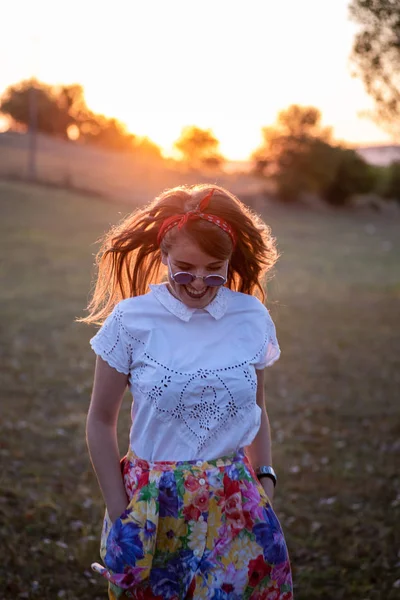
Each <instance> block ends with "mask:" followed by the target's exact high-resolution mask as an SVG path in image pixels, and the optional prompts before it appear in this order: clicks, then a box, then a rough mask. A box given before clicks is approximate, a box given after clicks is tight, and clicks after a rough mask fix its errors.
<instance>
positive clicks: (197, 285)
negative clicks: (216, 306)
mask: <svg viewBox="0 0 400 600" xmlns="http://www.w3.org/2000/svg"><path fill="white" fill-rule="evenodd" d="M190 285H191V286H192V287H193V288H194V289H195V290H197V291H198V292H200V291H201V290H204V288H205V284H204V281H203V279H202V277H201V276H199V275H197V276H196V279H194V280H193V281H192V283H191V284H190Z"/></svg>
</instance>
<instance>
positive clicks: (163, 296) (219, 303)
mask: <svg viewBox="0 0 400 600" xmlns="http://www.w3.org/2000/svg"><path fill="white" fill-rule="evenodd" d="M149 287H150V289H151V291H152V292H153V294H154V296H155V297H156V299H157V300H158V301H159V302H160V304H162V305H163V306H164V308H166V309H167V310H169V312H171V313H172V314H173V315H175V316H176V317H178V318H179V319H181V320H182V321H189V320H190V319H191V317H192V315H193V314H194V313H195V312H196V310H199V309H198V308H190V307H189V306H186V304H184V303H183V302H181V301H180V300H178V298H175V296H173V295H172V294H171V292H170V291H169V290H168V288H167V285H166V284H165V283H157V284H151V285H150V286H149ZM228 294H229V290H228V288H226V287H223V286H221V287H220V288H219V290H218V292H217V294H216V296H215V298H214V299H213V300H212V301H211V302H210V303H209V304H207V306H205V307H204V309H202V310H206V311H207V312H208V313H209V314H210V315H211V316H212V317H214V319H220V318H221V317H223V316H224V314H225V313H226V309H227V306H228Z"/></svg>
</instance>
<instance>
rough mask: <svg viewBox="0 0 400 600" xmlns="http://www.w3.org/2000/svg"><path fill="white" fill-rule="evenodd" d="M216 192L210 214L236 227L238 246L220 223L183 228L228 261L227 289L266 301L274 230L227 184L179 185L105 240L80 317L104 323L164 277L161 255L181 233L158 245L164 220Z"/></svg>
mask: <svg viewBox="0 0 400 600" xmlns="http://www.w3.org/2000/svg"><path fill="white" fill-rule="evenodd" d="M211 190H213V191H214V193H213V195H212V197H211V200H210V202H209V205H208V208H207V211H206V212H208V213H210V214H213V215H216V216H218V217H220V218H222V219H224V220H225V221H227V222H228V223H229V224H230V225H231V226H232V228H233V229H234V231H235V234H236V236H237V240H236V245H235V247H233V243H232V241H231V239H230V237H229V236H228V234H227V233H225V232H224V231H223V230H222V229H221V228H220V227H218V225H215V224H214V223H210V222H208V221H205V220H203V219H192V220H190V221H188V222H187V223H186V224H185V225H184V227H183V228H182V230H181V231H182V232H184V233H185V235H187V236H189V237H190V238H191V239H193V240H194V241H195V242H196V243H197V244H198V245H199V247H200V248H201V250H202V251H203V252H205V253H206V254H208V255H210V256H212V257H215V259H216V260H226V259H229V269H228V279H227V283H226V286H227V287H229V288H230V289H231V290H236V291H239V292H243V293H245V294H254V295H256V296H258V297H259V298H260V299H261V300H264V298H265V292H264V288H263V283H264V277H265V275H266V273H267V271H269V270H270V269H271V268H272V267H273V266H274V264H275V262H276V260H277V258H278V252H277V249H276V246H275V239H274V238H273V237H272V236H271V231H270V228H269V227H268V226H267V225H266V224H265V223H264V222H263V221H262V220H261V219H260V218H259V217H258V216H257V215H255V214H254V213H252V212H251V211H250V209H249V208H247V207H246V206H245V205H244V204H243V203H242V202H240V200H238V198H236V196H234V195H233V194H232V193H230V192H229V191H227V190H225V189H224V188H222V187H219V186H215V185H211V184H201V185H193V186H179V187H175V188H172V189H169V190H167V191H165V192H163V193H162V194H160V196H158V197H157V198H155V200H154V201H153V202H152V203H151V204H149V205H148V206H146V207H144V208H141V209H138V210H136V211H135V212H133V213H132V214H131V215H129V216H128V217H126V218H125V219H124V220H123V221H122V222H121V223H120V224H119V225H116V226H115V227H113V228H111V229H110V231H109V232H108V233H106V234H105V235H104V236H103V238H101V240H100V242H101V247H100V250H99V252H98V254H97V256H96V266H97V269H98V273H97V280H96V282H95V286H94V291H93V296H92V299H91V301H90V302H89V305H88V307H87V310H88V311H89V315H88V316H87V317H85V318H83V319H80V321H83V322H85V323H99V324H101V323H103V321H104V320H105V319H106V317H107V316H108V315H109V314H110V312H111V311H112V310H113V308H114V306H115V305H116V304H117V303H118V302H119V301H120V300H123V299H125V298H130V297H132V296H139V295H142V294H145V293H146V292H147V291H148V285H149V283H159V282H160V281H162V280H163V278H164V275H165V271H164V269H161V267H162V262H161V256H162V254H161V253H162V251H163V252H165V253H168V251H169V249H170V248H171V247H172V246H173V245H174V241H175V240H176V237H177V236H178V235H180V232H179V231H178V228H177V227H174V228H172V229H171V230H170V231H169V232H168V233H166V235H165V236H164V238H163V239H162V241H161V244H160V245H159V244H158V242H157V235H158V232H159V229H160V227H161V225H162V223H163V221H164V220H165V219H166V218H168V217H171V216H172V215H184V214H185V213H186V212H188V211H190V210H194V209H195V208H196V207H197V206H198V204H199V202H200V201H201V200H202V198H203V197H204V196H205V195H206V194H208V193H209V192H211Z"/></svg>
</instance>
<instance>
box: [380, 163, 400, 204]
mask: <svg viewBox="0 0 400 600" xmlns="http://www.w3.org/2000/svg"><path fill="white" fill-rule="evenodd" d="M384 196H385V197H386V198H393V199H395V200H397V201H398V202H400V161H396V162H393V163H392V164H391V165H390V166H389V167H388V172H387V180H386V187H385V190H384Z"/></svg>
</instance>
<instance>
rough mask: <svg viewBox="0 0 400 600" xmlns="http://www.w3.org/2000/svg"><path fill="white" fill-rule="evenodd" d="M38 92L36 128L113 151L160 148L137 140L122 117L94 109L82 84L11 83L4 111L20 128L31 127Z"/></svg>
mask: <svg viewBox="0 0 400 600" xmlns="http://www.w3.org/2000/svg"><path fill="white" fill-rule="evenodd" d="M32 94H34V102H35V106H36V117H37V118H36V121H37V123H36V127H37V130H38V131H40V132H42V133H47V134H50V135H55V136H59V137H62V138H65V139H68V138H69V132H70V131H71V129H73V133H74V136H73V137H74V139H78V138H79V139H80V140H81V141H82V142H87V143H90V144H97V145H99V146H103V147H106V148H110V149H112V150H122V151H131V150H133V149H135V150H143V151H144V152H146V153H147V154H148V155H150V154H152V155H153V156H156V154H157V151H156V147H152V148H151V147H150V146H151V145H150V142H148V143H143V141H142V142H140V143H139V144H138V143H137V140H136V137H135V136H134V135H133V134H131V133H129V132H128V130H127V128H126V126H125V125H124V124H123V123H121V122H120V121H119V120H118V119H114V118H109V117H105V116H104V115H100V114H96V113H94V112H92V111H91V110H90V109H89V108H88V106H87V105H86V100H85V96H84V89H83V87H82V86H81V85H79V84H72V85H63V86H51V85H48V84H45V83H42V82H39V81H36V80H34V79H29V80H26V81H21V82H20V83H17V84H14V85H11V86H9V87H8V88H7V89H6V91H5V92H4V94H3V96H2V98H1V101H0V111H1V112H2V113H4V114H5V115H8V116H9V117H10V118H11V119H12V121H13V122H14V123H16V124H17V127H18V128H20V127H21V126H24V127H28V126H29V121H30V104H31V102H32Z"/></svg>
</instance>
